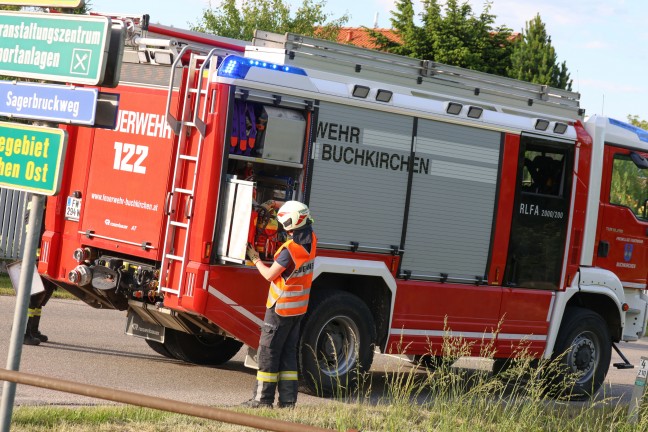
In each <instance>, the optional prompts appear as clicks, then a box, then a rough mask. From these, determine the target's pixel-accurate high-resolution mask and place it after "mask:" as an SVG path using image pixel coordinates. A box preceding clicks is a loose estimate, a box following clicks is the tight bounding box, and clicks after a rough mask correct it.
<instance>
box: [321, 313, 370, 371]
mask: <svg viewBox="0 0 648 432" xmlns="http://www.w3.org/2000/svg"><path fill="white" fill-rule="evenodd" d="M358 334H359V332H358V326H357V325H356V323H355V322H354V321H353V320H352V319H350V318H349V317H346V316H336V317H333V318H331V319H330V320H328V321H327V322H326V324H324V325H323V326H322V329H321V330H320V332H319V333H318V335H317V363H318V364H319V368H320V370H321V371H322V373H324V374H325V375H327V376H331V377H334V376H339V375H344V374H345V373H347V372H348V371H349V370H351V369H352V368H354V367H355V366H356V363H357V360H358V350H359V349H360V342H359V340H358V336H357V335H358Z"/></svg>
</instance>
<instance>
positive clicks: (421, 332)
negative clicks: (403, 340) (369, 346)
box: [389, 328, 547, 341]
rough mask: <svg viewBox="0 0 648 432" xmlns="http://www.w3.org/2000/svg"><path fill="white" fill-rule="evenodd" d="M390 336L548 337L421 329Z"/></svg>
mask: <svg viewBox="0 0 648 432" xmlns="http://www.w3.org/2000/svg"><path fill="white" fill-rule="evenodd" d="M389 334H390V335H398V336H432V337H448V336H450V337H453V336H456V337H462V338H468V339H494V338H495V336H497V338H498V339H504V340H531V341H545V340H547V335H526V334H514V333H478V332H457V334H456V335H455V334H453V333H448V332H447V331H444V330H419V329H396V328H393V329H390V330H389Z"/></svg>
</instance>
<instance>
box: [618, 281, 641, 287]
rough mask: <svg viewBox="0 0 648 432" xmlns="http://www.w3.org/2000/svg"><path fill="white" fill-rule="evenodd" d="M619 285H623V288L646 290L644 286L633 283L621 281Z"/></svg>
mask: <svg viewBox="0 0 648 432" xmlns="http://www.w3.org/2000/svg"><path fill="white" fill-rule="evenodd" d="M621 285H623V287H624V288H637V289H646V284H640V283H634V282H623V281H621Z"/></svg>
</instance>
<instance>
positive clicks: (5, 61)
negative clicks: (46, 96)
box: [0, 12, 111, 85]
mask: <svg viewBox="0 0 648 432" xmlns="http://www.w3.org/2000/svg"><path fill="white" fill-rule="evenodd" d="M0 29H1V31H0V75H8V76H15V77H21V78H33V79H40V80H46V81H57V82H69V83H76V84H90V85H97V84H99V83H100V82H101V81H102V79H103V75H104V72H105V67H106V59H107V54H108V48H109V45H110V34H111V20H110V19H109V18H107V17H101V16H84V15H64V14H43V13H22V12H0Z"/></svg>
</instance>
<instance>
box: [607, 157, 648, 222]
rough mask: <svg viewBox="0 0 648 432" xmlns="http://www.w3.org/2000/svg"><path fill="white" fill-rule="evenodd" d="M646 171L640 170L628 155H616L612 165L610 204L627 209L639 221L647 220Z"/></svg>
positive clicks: (647, 171) (647, 186)
mask: <svg viewBox="0 0 648 432" xmlns="http://www.w3.org/2000/svg"><path fill="white" fill-rule="evenodd" d="M647 201H648V169H642V168H639V167H638V166H637V164H636V163H635V162H634V161H633V160H632V158H631V156H630V155H622V154H617V155H615V156H614V163H613V165H612V183H611V187H610V204H616V205H621V206H624V207H627V208H629V209H630V210H632V212H633V213H634V214H635V216H637V217H638V218H641V219H648V214H647V213H648V212H647V210H648V209H647V208H646V207H647V205H648V203H647Z"/></svg>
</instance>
